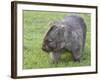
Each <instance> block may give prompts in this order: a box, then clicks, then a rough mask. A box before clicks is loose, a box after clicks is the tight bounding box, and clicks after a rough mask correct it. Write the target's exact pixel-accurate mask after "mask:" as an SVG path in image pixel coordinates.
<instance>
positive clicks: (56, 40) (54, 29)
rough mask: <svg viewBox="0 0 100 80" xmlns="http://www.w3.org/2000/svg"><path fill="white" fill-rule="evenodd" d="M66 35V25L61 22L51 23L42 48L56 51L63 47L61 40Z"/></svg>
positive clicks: (47, 50)
mask: <svg viewBox="0 0 100 80" xmlns="http://www.w3.org/2000/svg"><path fill="white" fill-rule="evenodd" d="M63 36H64V25H63V24H61V23H60V22H53V23H51V24H50V29H49V31H48V32H47V34H46V36H45V37H44V41H43V44H42V50H43V51H46V52H56V51H58V50H60V48H61V47H62V45H61V42H62V41H63Z"/></svg>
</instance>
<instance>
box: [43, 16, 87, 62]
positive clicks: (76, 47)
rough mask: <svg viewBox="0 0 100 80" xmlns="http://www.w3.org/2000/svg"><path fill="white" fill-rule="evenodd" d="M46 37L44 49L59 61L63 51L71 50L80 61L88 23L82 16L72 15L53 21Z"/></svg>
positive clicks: (75, 58)
mask: <svg viewBox="0 0 100 80" xmlns="http://www.w3.org/2000/svg"><path fill="white" fill-rule="evenodd" d="M49 26H50V29H49V31H48V32H47V34H46V35H45V37H44V40H43V45H42V49H43V51H46V52H48V53H50V56H51V59H52V62H53V63H57V62H58V59H59V57H60V54H61V53H62V52H63V51H70V52H71V53H72V55H73V59H74V61H80V57H81V55H82V52H83V50H84V45H85V39H86V24H85V22H84V20H83V18H82V17H80V16H76V15H71V16H66V17H64V19H63V20H58V21H53V22H51V23H50V24H49Z"/></svg>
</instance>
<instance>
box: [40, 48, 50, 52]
mask: <svg viewBox="0 0 100 80" xmlns="http://www.w3.org/2000/svg"><path fill="white" fill-rule="evenodd" d="M42 50H43V51H45V52H50V50H49V49H46V48H45V47H42Z"/></svg>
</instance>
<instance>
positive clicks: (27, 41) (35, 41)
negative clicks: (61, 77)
mask: <svg viewBox="0 0 100 80" xmlns="http://www.w3.org/2000/svg"><path fill="white" fill-rule="evenodd" d="M65 15H66V16H67V15H70V13H61V12H45V11H44V12H42V11H23V23H24V25H23V34H24V36H23V40H24V44H23V51H24V52H23V69H32V68H52V67H76V66H89V65H91V60H90V58H91V52H90V46H91V44H90V36H91V31H90V30H91V27H90V26H91V25H90V24H91V23H90V22H91V16H90V14H84V13H83V14H79V15H80V16H81V17H83V18H84V20H85V22H86V25H87V34H86V44H85V49H84V52H83V56H82V57H81V60H80V62H74V61H73V59H72V56H71V53H68V52H65V53H63V54H62V55H61V58H60V59H59V63H58V64H50V61H51V60H50V57H49V54H48V53H46V52H44V51H42V49H41V46H42V41H43V38H44V34H45V33H46V32H47V30H48V29H49V27H48V24H49V22H50V21H53V20H58V19H62V18H63V17H64V16H65Z"/></svg>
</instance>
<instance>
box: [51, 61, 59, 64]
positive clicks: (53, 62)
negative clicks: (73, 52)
mask: <svg viewBox="0 0 100 80" xmlns="http://www.w3.org/2000/svg"><path fill="white" fill-rule="evenodd" d="M50 63H51V64H58V61H50Z"/></svg>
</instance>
